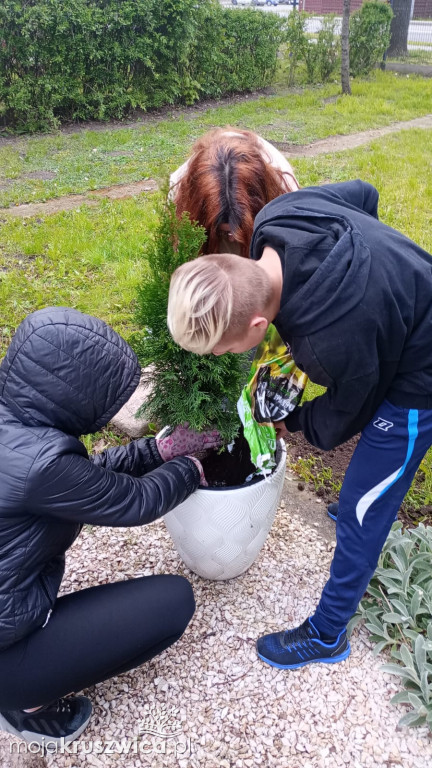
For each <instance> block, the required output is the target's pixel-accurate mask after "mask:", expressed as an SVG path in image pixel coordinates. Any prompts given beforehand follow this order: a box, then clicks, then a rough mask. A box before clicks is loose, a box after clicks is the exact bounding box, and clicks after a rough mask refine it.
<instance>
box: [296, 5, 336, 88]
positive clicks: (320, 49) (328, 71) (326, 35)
mask: <svg viewBox="0 0 432 768" xmlns="http://www.w3.org/2000/svg"><path fill="white" fill-rule="evenodd" d="M336 23H337V21H336V17H335V16H325V17H324V19H323V22H322V24H321V28H320V30H319V32H318V35H317V36H316V37H315V38H309V39H308V37H307V36H305V44H304V50H303V56H304V60H305V64H306V71H307V80H308V83H316V82H319V83H326V82H327V81H328V80H329V79H330V77H331V76H332V74H333V72H334V71H335V69H336V65H337V63H338V59H339V48H340V45H339V38H338V36H337V35H336Z"/></svg>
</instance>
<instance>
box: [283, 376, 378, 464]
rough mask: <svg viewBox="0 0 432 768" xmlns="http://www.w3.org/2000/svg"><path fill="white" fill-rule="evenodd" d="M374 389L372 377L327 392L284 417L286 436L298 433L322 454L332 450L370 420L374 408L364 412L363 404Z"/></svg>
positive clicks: (344, 383) (349, 382)
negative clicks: (290, 433) (288, 433)
mask: <svg viewBox="0 0 432 768" xmlns="http://www.w3.org/2000/svg"><path fill="white" fill-rule="evenodd" d="M374 386H375V381H374V377H372V376H369V377H366V376H362V377H360V378H358V379H354V380H351V381H345V382H342V383H341V384H339V385H338V386H334V387H331V388H329V389H328V390H327V392H325V394H323V395H320V396H319V397H316V398H315V399H314V400H310V401H308V402H306V403H304V404H303V405H302V406H299V407H298V408H296V409H295V410H294V411H292V413H290V414H289V416H287V418H286V419H285V425H286V428H287V430H288V432H298V431H299V430H301V431H302V432H303V434H304V436H305V438H306V440H307V441H308V442H309V443H311V444H312V445H315V446H316V447H317V448H321V450H323V451H329V450H331V449H332V448H336V446H337V445H341V443H345V442H346V441H347V440H349V439H350V438H351V437H354V435H356V434H357V433H358V432H360V431H361V430H362V429H363V428H364V427H365V426H366V424H367V423H368V422H369V421H370V419H371V418H372V416H373V414H374V413H375V410H376V408H375V406H374V407H373V408H372V409H371V408H370V407H369V408H367V407H365V403H366V401H367V400H368V397H369V396H370V392H371V389H374ZM353 400H355V407H354V403H353Z"/></svg>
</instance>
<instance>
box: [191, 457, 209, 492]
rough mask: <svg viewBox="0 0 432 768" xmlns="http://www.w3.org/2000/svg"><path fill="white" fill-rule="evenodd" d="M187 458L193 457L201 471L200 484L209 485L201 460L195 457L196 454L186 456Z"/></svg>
mask: <svg viewBox="0 0 432 768" xmlns="http://www.w3.org/2000/svg"><path fill="white" fill-rule="evenodd" d="M186 458H187V459H192V461H193V463H194V464H195V465H196V467H197V468H198V470H199V473H200V485H205V486H208V482H207V480H206V479H205V474H204V470H203V468H202V464H201V462H200V461H198V459H196V458H195V456H186Z"/></svg>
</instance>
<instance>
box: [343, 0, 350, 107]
mask: <svg viewBox="0 0 432 768" xmlns="http://www.w3.org/2000/svg"><path fill="white" fill-rule="evenodd" d="M350 10H351V0H344V4H343V16H342V31H341V83H342V93H346V94H348V95H350V94H351V86H350V78H349V70H350V60H349V20H350Z"/></svg>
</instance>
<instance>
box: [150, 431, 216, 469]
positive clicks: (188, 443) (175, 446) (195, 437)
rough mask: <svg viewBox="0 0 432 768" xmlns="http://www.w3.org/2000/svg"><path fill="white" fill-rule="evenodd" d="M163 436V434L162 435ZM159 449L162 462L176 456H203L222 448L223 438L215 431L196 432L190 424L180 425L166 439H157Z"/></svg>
mask: <svg viewBox="0 0 432 768" xmlns="http://www.w3.org/2000/svg"><path fill="white" fill-rule="evenodd" d="M161 434H162V435H163V432H162V433H161ZM156 445H157V449H158V451H159V453H160V457H161V459H162V461H170V460H171V459H175V457H176V456H187V455H192V456H193V455H195V454H197V453H198V454H203V453H205V452H206V451H208V450H210V449H211V448H220V447H221V445H222V438H221V436H220V434H219V432H217V431H216V430H215V429H214V430H211V431H209V432H194V431H193V430H192V429H189V426H188V424H187V423H186V424H180V426H179V427H176V428H175V429H174V430H173V431H172V432H171V433H170V434H168V435H167V436H166V437H163V436H161V437H160V438H158V437H156Z"/></svg>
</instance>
